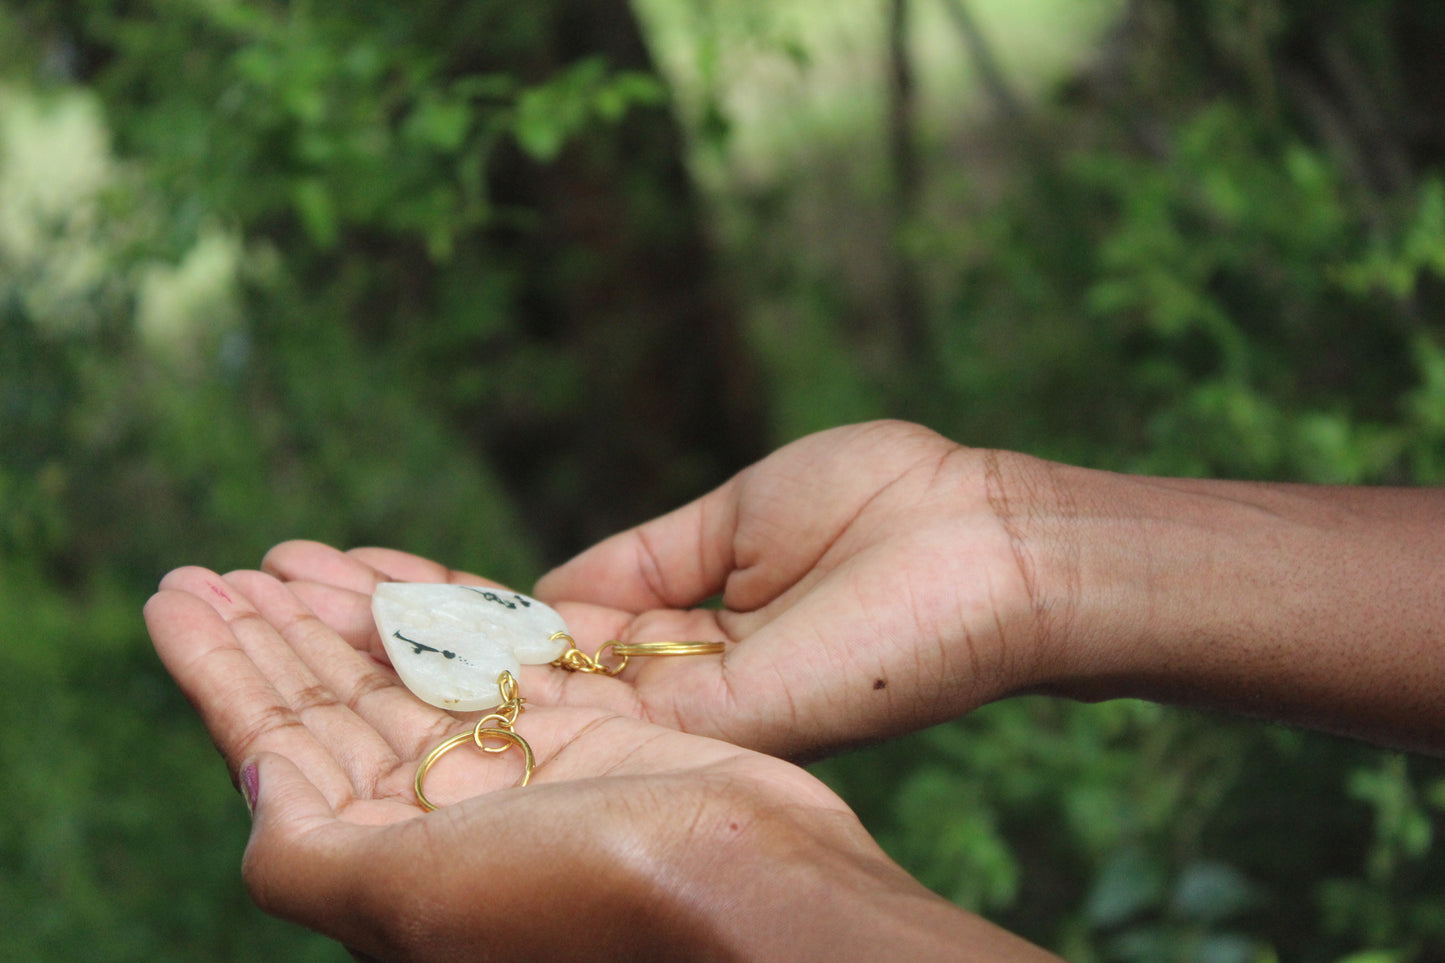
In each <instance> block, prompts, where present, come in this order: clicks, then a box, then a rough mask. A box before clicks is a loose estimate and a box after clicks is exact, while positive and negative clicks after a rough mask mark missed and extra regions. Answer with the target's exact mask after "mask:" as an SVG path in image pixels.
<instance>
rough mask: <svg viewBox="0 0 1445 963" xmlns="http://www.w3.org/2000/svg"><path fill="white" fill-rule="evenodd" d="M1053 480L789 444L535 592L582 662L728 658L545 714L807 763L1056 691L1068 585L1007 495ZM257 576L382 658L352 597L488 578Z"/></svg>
mask: <svg viewBox="0 0 1445 963" xmlns="http://www.w3.org/2000/svg"><path fill="white" fill-rule="evenodd" d="M1044 464H1045V463H1041V462H1036V461H1035V460H1033V459H1026V458H1024V457H1023V456H1017V455H1006V454H1003V453H996V452H987V451H980V450H974V449H968V448H964V447H961V446H959V445H957V444H954V443H953V442H950V441H948V440H947V439H945V438H943V437H941V436H939V435H937V434H934V433H932V432H930V431H927V430H926V429H922V428H919V427H917V426H913V425H906V424H901V423H892V422H881V423H874V424H868V425H861V426H854V427H849V428H843V429H835V430H832V431H827V432H822V433H820V434H817V435H813V436H810V437H808V438H805V439H803V440H802V441H799V442H796V443H794V444H792V445H789V446H787V447H785V448H783V449H781V450H779V451H778V452H776V453H775V454H773V455H772V456H770V457H768V458H766V459H764V460H763V461H761V462H759V463H758V464H756V465H754V466H753V467H751V468H749V469H747V470H745V471H743V472H742V473H740V474H739V475H737V476H736V477H735V478H733V479H732V480H731V481H730V482H728V483H727V484H725V485H723V486H722V487H720V488H718V489H717V490H715V491H713V492H712V493H710V494H708V495H706V496H704V497H702V498H700V499H699V500H697V501H695V502H693V503H691V504H689V505H687V506H685V507H683V508H681V509H678V510H677V511H675V512H672V513H670V514H668V515H665V516H663V517H661V518H658V519H656V520H654V521H651V522H648V523H646V524H644V525H641V526H639V527H637V528H634V529H632V530H630V531H626V532H623V533H621V534H619V535H615V536H613V537H612V538H609V539H607V540H605V541H603V542H601V543H600V544H598V545H597V546H595V547H593V548H592V549H590V550H588V551H586V552H583V553H582V554H581V555H580V556H578V557H577V558H575V559H573V560H572V561H570V562H568V563H566V564H565V565H563V566H561V567H560V568H558V569H556V570H554V571H552V572H551V573H549V574H547V575H546V576H544V577H543V578H542V579H541V580H540V581H539V582H538V584H537V587H536V590H535V591H536V594H537V595H538V596H539V597H541V598H543V599H544V600H547V601H549V602H552V603H553V604H554V605H556V607H557V608H558V609H559V611H561V612H562V614H563V616H564V617H565V618H566V619H567V621H568V623H569V625H570V626H571V627H572V629H573V635H574V636H575V637H576V638H577V641H578V644H579V646H580V647H582V648H584V649H588V648H589V647H596V646H598V645H600V644H601V643H602V642H604V641H606V640H609V639H621V640H623V641H650V640H660V639H684V640H697V639H702V640H706V639H721V640H725V641H727V642H728V643H730V644H729V646H728V648H727V651H726V652H725V653H724V654H723V655H722V656H720V657H718V656H713V657H700V656H689V657H677V658H653V659H647V660H636V663H635V664H634V666H632V667H629V668H628V670H627V671H626V672H625V673H624V675H623V677H622V678H623V680H625V681H626V682H627V683H629V685H627V686H618V685H617V684H616V680H605V679H590V678H589V679H577V678H573V679H570V680H569V679H567V677H565V676H562V677H558V676H557V675H556V674H555V673H554V674H553V675H552V676H550V677H549V679H548V681H547V682H546V683H545V684H548V685H550V686H552V687H553V690H552V691H551V692H550V693H549V698H551V699H553V700H555V701H568V702H575V703H587V704H600V705H606V706H608V707H609V708H612V709H614V710H616V711H618V712H624V713H630V714H633V715H637V716H640V717H641V718H645V719H648V720H650V721H653V722H657V723H661V724H663V725H666V726H669V727H673V728H677V729H681V730H683V731H686V732H689V733H695V734H700V735H706V736H712V737H717V738H721V739H724V740H727V741H730V742H733V743H735V744H737V745H742V746H747V747H750V748H755V749H759V750H762V751H765V752H769V753H772V754H775V755H782V756H788V757H792V758H804V757H809V756H814V755H818V754H821V753H824V752H827V751H830V750H832V749H836V748H838V747H841V746H846V745H848V744H851V743H856V742H862V741H869V740H874V739H878V738H883V737H888V736H892V735H896V734H899V733H902V732H905V731H909V730H913V729H917V728H921V727H924V726H927V725H930V724H933V723H936V722H939V721H942V720H944V719H948V718H952V717H955V716H957V715H960V714H962V713H964V712H966V711H968V710H970V709H972V708H975V707H976V706H978V705H981V704H983V703H985V702H988V701H991V700H993V699H996V698H1000V697H1002V696H1004V695H1007V694H1009V693H1011V692H1015V691H1020V690H1023V689H1027V688H1029V687H1031V686H1034V685H1038V684H1040V683H1043V682H1047V681H1049V680H1050V677H1051V674H1052V672H1053V667H1052V666H1051V665H1050V664H1049V660H1050V658H1051V656H1052V655H1053V653H1052V652H1051V650H1050V641H1051V635H1052V628H1053V627H1054V626H1055V625H1056V624H1057V623H1058V622H1059V621H1060V620H1061V619H1063V618H1065V617H1066V616H1065V615H1064V614H1063V610H1064V609H1065V608H1066V607H1067V603H1068V599H1067V598H1065V597H1062V596H1058V595H1051V594H1050V592H1049V591H1048V590H1046V588H1045V586H1046V585H1055V584H1067V579H1053V578H1049V579H1045V578H1044V577H1043V575H1042V574H1041V567H1042V564H1043V563H1042V562H1041V561H1040V560H1039V559H1038V558H1037V557H1035V556H1034V555H1032V554H1031V549H1030V548H1029V545H1028V544H1027V543H1026V541H1025V539H1024V538H1023V536H1022V534H1021V532H1022V530H1023V528H1024V527H1025V526H1026V525H1028V524H1032V522H1033V520H1032V519H1028V518H1025V517H1023V512H1024V511H1026V509H1023V508H1021V505H1020V500H1019V499H1018V498H1014V499H1012V500H1011V497H1010V490H1011V489H1014V490H1017V489H1018V488H1020V487H1022V488H1023V489H1025V490H1028V489H1029V488H1030V486H1035V487H1037V485H1038V484H1039V483H1040V479H1042V478H1044V476H1045V475H1046V472H1045V471H1043V470H1041V469H1040V468H1039V467H1038V466H1042V465H1044ZM1031 494H1036V492H1034V493H1031ZM1034 527H1035V528H1037V527H1038V526H1037V525H1035V526H1034ZM263 567H264V568H265V569H266V570H267V571H270V572H272V573H274V574H276V575H277V576H278V577H280V578H282V579H285V580H288V581H293V582H295V583H296V589H297V591H298V592H299V593H301V594H302V595H304V596H305V597H307V598H308V600H310V601H312V603H313V604H314V605H315V606H316V608H317V610H318V612H320V613H322V615H323V617H325V618H327V619H328V621H330V622H331V623H332V624H333V625H334V626H336V627H337V629H338V630H339V631H341V632H342V633H343V634H344V635H346V636H347V637H348V638H349V639H350V640H351V641H352V642H353V644H355V645H357V646H359V647H362V648H368V649H370V650H372V651H374V652H375V653H376V654H377V655H378V656H379V657H383V658H384V656H382V655H381V652H380V647H379V641H378V640H377V638H376V635H375V630H374V628H373V627H372V625H371V622H370V614H369V611H368V610H367V608H366V606H365V604H363V603H364V599H363V598H360V597H361V596H365V595H367V594H368V593H369V592H370V590H371V588H372V586H374V585H375V584H376V582H378V581H384V580H403V581H469V582H477V583H480V582H482V581H483V580H481V579H477V578H476V577H475V576H469V575H466V574H464V573H458V572H453V571H450V570H448V569H446V568H444V567H442V566H440V565H437V564H436V563H433V562H428V561H425V560H423V559H419V558H417V557H415V556H410V555H406V554H404V553H400V552H395V551H389V550H382V549H359V550H355V551H353V552H350V553H340V552H337V551H335V550H331V549H327V548H326V547H324V546H320V545H317V544H315V543H307V542H293V543H287V544H283V545H281V546H278V547H277V548H276V549H274V550H273V551H272V552H271V553H270V554H269V555H268V556H267V559H266V561H265V563H264V565H263ZM352 593H356V594H355V595H353V594H352ZM709 600H713V603H714V604H713V605H711V606H707V605H706V603H708V602H709ZM700 606H701V607H700Z"/></svg>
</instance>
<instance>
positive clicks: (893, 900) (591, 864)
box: [146, 568, 1043, 961]
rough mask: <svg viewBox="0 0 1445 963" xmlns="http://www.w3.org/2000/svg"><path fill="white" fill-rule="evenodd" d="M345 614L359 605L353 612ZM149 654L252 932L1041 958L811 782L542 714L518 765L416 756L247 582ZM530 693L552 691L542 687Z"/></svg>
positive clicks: (283, 596) (375, 685)
mask: <svg viewBox="0 0 1445 963" xmlns="http://www.w3.org/2000/svg"><path fill="white" fill-rule="evenodd" d="M337 597H338V598H343V599H349V598H353V596H351V595H350V594H349V593H344V594H340V595H338V596H337ZM146 619H147V624H148V626H149V628H150V631H151V635H152V638H153V639H154V641H155V645H156V649H157V651H158V653H159V654H160V656H161V658H162V660H163V662H164V663H165V665H166V667H167V669H168V670H169V671H170V672H171V674H172V675H173V676H174V677H175V678H176V680H177V682H178V683H179V684H180V686H181V688H182V689H183V690H184V692H185V693H186V695H187V696H188V697H189V698H190V700H191V702H192V703H193V704H194V705H195V706H196V708H197V710H198V711H199V712H200V714H201V716H202V718H203V719H204V721H205V723H206V725H207V727H208V728H209V730H210V732H211V734H212V737H213V738H214V740H215V742H216V744H217V746H218V748H219V749H220V751H221V753H222V755H223V756H224V757H225V759H226V761H227V764H228V765H229V767H230V768H231V771H232V773H233V775H234V777H235V778H236V779H237V781H238V784H239V785H240V787H241V789H242V791H243V793H244V794H245V795H246V796H247V798H248V800H249V801H251V802H252V803H253V805H254V811H253V815H254V819H255V823H254V827H253V830H252V835H251V840H250V843H249V845H248V847H247V850H246V856H245V862H244V875H245V879H246V883H247V886H248V888H249V889H250V891H251V893H252V895H253V896H254V898H255V899H256V901H257V902H258V904H259V905H261V907H262V908H263V909H266V910H267V911H269V912H272V913H275V914H277V915H280V916H283V917H285V918H288V919H291V920H294V921H296V922H299V923H301V924H303V925H305V926H308V927H311V928H313V929H316V930H318V931H320V932H322V933H325V934H327V935H329V936H332V937H333V938H335V939H337V940H340V941H341V942H343V943H344V944H346V945H347V946H349V947H352V948H353V952H356V953H358V954H359V955H360V954H364V955H365V956H366V957H367V958H372V959H388V960H450V961H457V960H468V959H480V958H487V959H493V958H511V959H518V960H527V959H561V958H565V959H588V958H596V959H649V958H688V959H691V958H699V959H708V958H722V957H726V958H732V957H735V956H736V957H743V958H789V959H792V958H798V959H802V958H817V957H824V956H828V957H832V958H837V957H838V956H839V954H843V955H845V956H852V955H856V954H860V953H869V954H871V955H874V956H877V955H882V954H884V953H885V952H887V953H892V952H901V953H903V955H904V956H905V957H907V958H918V959H924V958H930V957H934V958H937V957H943V956H950V955H955V954H956V953H957V952H958V951H959V949H960V947H968V948H969V950H970V952H971V954H972V955H973V956H975V957H976V958H980V959H1028V958H1037V957H1040V956H1042V955H1043V954H1042V953H1041V952H1040V951H1037V950H1035V949H1034V948H1032V947H1030V946H1028V945H1027V944H1025V943H1023V942H1022V941H1020V940H1017V939H1016V938H1014V937H1012V936H1010V935H1008V934H1006V933H1004V932H1003V931H1001V930H998V929H996V928H995V927H992V926H991V925H990V924H988V923H986V922H984V921H982V920H980V919H978V918H977V917H974V916H971V915H969V914H966V913H963V912H962V911H959V910H957V909H956V908H954V907H951V906H949V905H947V904H945V903H944V902H943V901H941V900H939V899H937V898H936V897H934V896H932V894H929V893H927V892H926V891H925V890H923V889H922V887H920V886H918V884H917V883H916V882H914V881H913V880H912V879H910V878H909V877H908V876H907V875H906V874H905V873H903V872H902V871H901V870H900V869H898V867H897V866H896V865H894V864H893V863H891V862H890V861H889V860H888V859H887V858H886V857H885V856H884V855H883V854H882V852H881V851H879V850H878V848H877V846H876V845H875V844H874V843H873V842H872V840H871V839H869V837H868V836H867V834H866V833H865V832H864V831H863V829H862V827H861V826H859V824H858V823H857V821H856V819H855V818H854V817H853V815H852V814H851V813H850V812H849V811H848V809H847V807H846V806H845V805H844V804H843V803H842V801H841V800H839V799H838V798H837V797H836V796H835V795H833V794H832V793H831V792H830V791H829V790H827V789H826V788H825V787H824V786H823V785H822V784H821V783H819V782H817V781H816V780H815V779H813V778H812V777H811V776H809V775H808V774H807V773H806V772H804V771H803V770H801V769H798V768H796V767H794V766H792V765H789V764H788V763H785V762H782V761H780V760H777V759H772V758H769V757H766V756H762V755H759V754H756V753H753V752H749V751H747V750H744V749H740V748H738V747H735V746H732V745H729V744H726V743H722V742H718V741H714V740H710V739H705V738H701V737H697V736H691V735H687V734H685V733H682V732H678V731H675V730H670V729H666V728H662V727H658V726H655V725H651V724H649V723H646V722H643V721H641V720H638V719H635V718H629V717H625V716H619V715H617V714H615V713H613V712H610V711H608V710H606V709H600V708H589V707H583V706H554V705H547V704H545V699H543V698H538V697H536V696H535V695H534V693H533V692H532V691H531V690H530V689H529V688H528V686H529V685H530V684H531V683H532V682H534V681H536V680H537V678H538V677H539V676H541V675H543V674H553V675H560V674H561V672H560V670H555V669H540V668H535V669H534V670H533V671H532V672H530V673H528V674H526V675H525V677H524V679H523V693H524V694H525V695H527V696H528V697H529V700H530V703H531V706H530V708H529V709H528V710H527V711H526V712H525V713H523V715H522V716H521V718H520V720H519V722H518V723H517V729H518V731H519V732H521V733H523V734H524V735H525V738H526V739H527V740H528V741H529V742H530V743H531V745H532V746H533V747H534V748H535V750H536V756H537V760H538V765H537V768H536V770H535V773H534V775H533V778H532V782H531V784H530V785H529V786H527V787H526V788H524V789H508V788H506V787H508V786H511V785H512V784H513V783H514V782H515V781H516V779H517V776H518V771H517V768H516V762H515V760H514V758H512V757H514V756H515V755H516V754H515V753H505V754H503V755H501V756H485V755H483V754H481V753H475V752H471V751H467V750H465V749H463V750H459V751H457V752H453V753H450V754H448V755H447V756H446V757H445V758H444V760H443V761H442V762H440V763H439V764H438V765H437V768H436V769H435V770H434V771H433V774H432V775H431V776H430V777H429V782H428V795H429V796H431V797H432V798H433V799H435V800H437V801H438V802H441V803H443V808H442V809H441V810H440V811H438V812H436V813H430V814H423V812H422V810H421V809H420V808H419V807H418V806H417V804H416V802H415V800H414V797H413V794H412V778H413V774H414V773H415V771H416V768H417V765H418V763H419V761H420V759H421V758H422V756H423V755H424V754H425V753H426V752H427V751H428V750H429V749H430V748H431V747H432V746H434V745H436V744H437V743H438V742H440V741H441V740H442V739H444V738H445V737H447V736H450V735H452V734H453V733H455V732H458V731H464V730H465V728H466V725H465V722H464V721H463V719H462V718H461V717H458V716H454V715H452V714H449V713H446V712H443V711H441V710H439V709H434V708H432V707H430V706H427V705H425V704H424V703H422V702H420V701H419V700H417V699H416V698H414V697H413V696H412V695H411V694H410V693H409V692H407V691H406V690H405V689H404V688H403V687H401V685H400V684H399V683H398V682H397V680H396V677H395V675H394V674H393V673H391V672H390V671H389V670H388V669H386V668H385V667H383V666H381V665H380V664H378V663H377V662H376V661H375V660H373V659H371V658H370V657H369V656H368V655H367V654H365V653H364V652H359V651H358V650H357V649H356V648H355V647H354V646H353V645H352V644H350V643H349V642H348V641H346V640H344V639H343V638H342V637H341V636H339V635H338V634H337V632H336V631H334V630H333V629H331V628H330V627H329V626H328V625H326V624H325V623H323V622H322V621H320V620H319V619H318V618H316V616H315V615H314V614H313V613H312V612H311V611H310V609H309V608H308V607H307V606H306V605H305V604H304V603H303V602H302V601H301V599H300V598H298V596H297V594H296V593H294V592H292V591H291V589H290V588H289V587H288V586H286V585H284V584H282V583H280V582H278V581H276V580H275V579H273V578H271V577H270V576H267V575H264V574H261V573H257V572H237V573H232V574H230V575H227V576H225V577H221V576H218V575H215V574H214V573H211V572H207V571H205V570H202V569H195V568H188V569H179V570H177V571H175V572H173V573H171V574H170V575H168V576H167V577H166V579H165V580H164V581H163V582H162V585H161V590H160V591H159V592H158V593H157V594H156V595H155V596H154V597H153V598H152V599H151V601H150V602H149V603H148V604H147V606H146ZM539 688H541V687H539Z"/></svg>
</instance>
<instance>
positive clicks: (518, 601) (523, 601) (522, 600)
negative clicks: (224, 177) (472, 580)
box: [460, 585, 532, 609]
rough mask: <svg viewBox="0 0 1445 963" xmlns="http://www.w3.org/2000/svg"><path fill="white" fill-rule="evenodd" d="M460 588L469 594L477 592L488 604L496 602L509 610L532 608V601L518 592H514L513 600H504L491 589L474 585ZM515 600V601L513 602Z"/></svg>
mask: <svg viewBox="0 0 1445 963" xmlns="http://www.w3.org/2000/svg"><path fill="white" fill-rule="evenodd" d="M460 587H461V588H464V589H466V590H467V591H468V592H476V593H477V594H478V595H480V596H481V597H482V598H484V599H486V600H487V601H488V602H496V603H497V604H498V605H505V606H506V607H507V608H509V609H515V608H516V607H517V606H518V605H520V606H522V608H524V609H530V608H531V607H532V601H531V599H528V598H527V597H525V596H522V595H518V594H517V593H516V592H513V593H512V598H510V599H508V598H503V597H502V596H500V595H498V594H497V593H496V592H493V591H492V590H491V589H482V588H477V587H476V586H474V585H463V586H460ZM514 599H515V601H513V600H514Z"/></svg>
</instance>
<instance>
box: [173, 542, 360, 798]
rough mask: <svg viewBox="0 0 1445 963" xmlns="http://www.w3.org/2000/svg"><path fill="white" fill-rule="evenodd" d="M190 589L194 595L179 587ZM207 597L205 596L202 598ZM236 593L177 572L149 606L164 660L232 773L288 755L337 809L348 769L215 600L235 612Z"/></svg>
mask: <svg viewBox="0 0 1445 963" xmlns="http://www.w3.org/2000/svg"><path fill="white" fill-rule="evenodd" d="M186 583H189V585H188V587H184V588H183V587H180V586H182V585H184V584H186ZM198 593H202V594H198ZM235 596H236V591H235V589H233V588H231V587H230V586H228V585H226V583H225V582H224V580H222V579H221V577H220V576H218V575H215V574H214V573H209V572H204V571H202V570H199V569H190V570H178V571H177V572H173V573H171V574H170V575H168V576H167V577H166V580H165V581H163V582H162V587H161V590H160V591H159V592H157V593H156V594H155V595H154V596H152V597H151V599H150V600H149V601H148V602H147V603H146V607H145V619H146V625H147V627H148V628H149V630H150V634H151V638H152V640H153V641H154V643H155V648H156V652H157V654H159V655H160V658H161V661H162V662H163V663H164V664H165V667H166V669H167V671H169V672H170V674H171V676H172V677H174V678H175V680H176V683H177V685H179V686H180V688H181V691H182V692H184V693H185V694H186V697H187V698H188V699H190V701H191V703H192V704H193V705H194V706H195V707H196V711H197V712H198V713H199V714H200V716H201V719H202V721H203V722H204V723H205V725H206V728H207V730H208V731H209V732H210V734H211V738H212V740H213V741H214V742H215V744H216V747H217V748H218V749H219V750H220V752H221V755H222V756H223V757H225V759H226V760H227V762H228V763H229V765H230V766H231V769H232V771H233V772H234V771H236V769H237V767H238V766H239V765H240V763H241V761H242V760H244V759H247V758H249V757H251V756H252V755H255V754H256V753H257V752H260V751H271V752H278V753H282V754H284V755H286V756H288V757H289V758H291V759H293V760H295V761H296V762H297V764H298V765H302V766H304V767H305V768H306V771H307V772H308V773H309V774H310V778H311V779H312V781H313V782H314V783H315V784H316V785H317V786H318V787H320V789H321V790H322V791H323V793H324V794H325V796H326V798H327V799H328V800H329V801H330V802H331V803H332V804H334V805H339V804H341V803H343V802H344V801H345V800H346V799H348V798H350V797H351V795H352V789H353V787H352V784H351V781H350V778H349V777H348V776H347V774H346V772H345V771H344V769H343V768H342V767H341V765H340V764H339V763H338V761H337V760H336V758H335V757H334V756H332V755H331V753H330V752H329V751H327V750H326V749H325V747H323V746H322V745H321V744H320V743H319V742H318V741H317V740H316V738H315V737H314V735H313V734H312V733H311V731H310V730H309V729H308V728H307V727H306V726H305V724H304V723H303V722H302V721H301V718H300V716H299V715H298V714H297V713H296V712H295V710H293V709H292V708H291V706H290V705H289V704H288V703H287V701H286V700H285V699H284V698H283V697H282V695H281V694H280V692H278V691H277V689H276V687H275V686H273V685H272V684H271V681H270V679H268V678H267V677H266V676H265V675H264V674H263V673H262V672H261V671H260V670H259V669H258V668H257V667H256V664H255V663H254V662H253V661H252V660H251V658H250V656H249V655H248V654H247V653H246V652H245V650H244V649H243V647H242V646H241V644H240V642H239V641H238V640H237V639H236V636H235V633H234V632H233V631H232V629H231V626H230V625H229V624H228V623H227V622H226V620H225V618H224V617H223V615H222V613H221V612H220V611H218V610H217V609H216V608H215V607H213V606H212V605H211V604H210V602H209V601H208V598H210V597H214V598H217V599H218V600H221V601H222V602H224V603H225V604H234V600H235Z"/></svg>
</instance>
